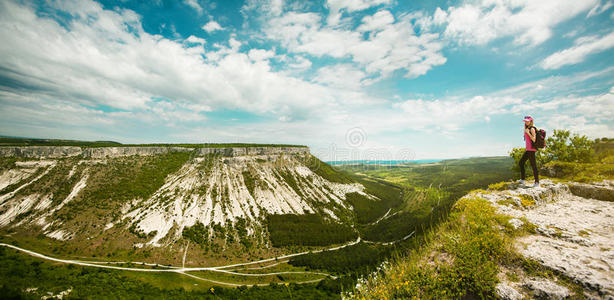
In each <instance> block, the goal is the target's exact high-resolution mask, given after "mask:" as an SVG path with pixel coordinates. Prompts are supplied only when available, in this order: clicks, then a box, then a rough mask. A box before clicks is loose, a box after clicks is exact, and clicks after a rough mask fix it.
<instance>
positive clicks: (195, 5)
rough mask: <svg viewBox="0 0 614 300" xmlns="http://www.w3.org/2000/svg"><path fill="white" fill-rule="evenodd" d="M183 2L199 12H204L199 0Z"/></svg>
mask: <svg viewBox="0 0 614 300" xmlns="http://www.w3.org/2000/svg"><path fill="white" fill-rule="evenodd" d="M183 3H184V4H185V5H187V6H189V7H191V8H193V9H194V10H196V12H197V13H198V14H202V13H203V8H202V6H200V4H198V0H183Z"/></svg>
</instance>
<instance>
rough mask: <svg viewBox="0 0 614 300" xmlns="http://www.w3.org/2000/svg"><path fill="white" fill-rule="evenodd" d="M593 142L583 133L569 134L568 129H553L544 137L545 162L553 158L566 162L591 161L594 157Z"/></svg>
mask: <svg viewBox="0 0 614 300" xmlns="http://www.w3.org/2000/svg"><path fill="white" fill-rule="evenodd" d="M594 144H595V142H594V141H593V140H590V139H589V138H588V137H587V136H585V135H582V136H580V135H578V134H575V133H574V134H573V135H572V134H571V133H570V132H569V130H557V129H555V130H554V133H553V134H552V137H549V138H547V139H546V148H545V149H544V153H543V154H544V155H545V162H550V161H553V160H558V161H566V162H580V163H588V162H592V161H593V160H594V157H595V150H594V148H593V146H594Z"/></svg>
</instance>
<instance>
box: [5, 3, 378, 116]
mask: <svg viewBox="0 0 614 300" xmlns="http://www.w3.org/2000/svg"><path fill="white" fill-rule="evenodd" d="M75 3H78V4H79V5H74V6H71V7H70V9H74V10H70V11H66V13H70V14H72V15H78V16H82V17H79V18H75V19H74V20H73V21H72V22H70V23H68V24H66V27H64V26H62V25H60V24H59V23H58V22H57V21H55V20H53V19H51V18H48V17H45V16H42V15H36V13H35V12H34V11H33V10H32V8H30V7H27V6H21V5H18V4H15V3H13V2H9V1H1V3H0V39H1V40H2V41H3V42H2V43H0V65H2V66H3V68H2V69H0V77H2V78H4V79H5V80H8V81H9V82H14V83H15V84H11V85H10V86H3V88H4V89H9V90H14V92H15V93H18V92H17V91H18V90H20V87H27V89H28V90H31V91H34V92H33V93H36V95H37V96H38V97H39V99H44V101H48V102H50V103H51V102H58V101H63V102H70V103H73V104H76V105H87V106H90V107H98V106H102V107H110V108H113V109H122V110H130V111H144V112H150V113H151V112H155V111H154V110H150V109H149V108H150V107H151V105H152V101H153V100H152V99H154V98H160V99H170V100H171V101H173V102H174V103H185V104H183V105H184V106H185V107H188V105H197V106H202V107H209V108H211V109H213V110H217V109H220V108H228V109H240V110H244V111H247V112H251V113H255V114H266V115H273V116H281V115H284V116H288V117H290V118H292V120H297V119H300V118H306V117H307V116H309V115H311V114H315V115H317V114H318V113H317V112H318V111H319V110H327V109H329V108H330V106H334V105H338V104H339V103H343V101H345V100H343V99H359V100H357V101H362V100H360V99H365V98H368V97H366V96H364V95H359V97H351V98H350V97H346V96H344V94H343V93H344V92H342V91H336V90H334V89H331V88H328V87H325V86H322V85H318V84H314V83H310V82H306V81H304V80H301V79H296V78H293V77H290V76H288V75H286V74H284V73H275V72H273V71H271V70H270V67H269V65H268V64H266V63H260V62H254V61H252V60H250V58H249V56H248V55H247V54H245V53H240V52H238V50H239V47H240V46H241V44H242V43H241V41H239V40H237V39H236V38H235V37H231V38H230V39H229V41H228V45H229V46H228V47H221V48H220V49H219V51H215V52H205V49H204V48H203V47H185V45H184V42H185V41H172V40H168V39H165V38H163V37H161V36H159V35H151V34H148V33H147V32H144V31H143V29H142V27H141V24H140V21H139V16H138V15H136V14H135V13H134V12H132V11H129V10H113V11H111V10H104V9H103V8H102V7H101V6H100V5H97V3H95V2H91V3H90V4H88V3H86V2H85V1H78V2H75ZM62 5H64V6H62V7H55V8H54V9H64V7H66V5H67V4H66V3H62ZM67 9H68V8H67ZM188 40H190V41H196V42H198V41H200V40H198V38H196V37H194V38H188ZM203 55H205V56H206V57H209V55H211V56H214V57H215V59H214V60H211V61H209V60H207V59H204V58H203ZM254 55H256V54H255V52H254V53H253V55H252V57H254ZM267 55H268V54H266V53H264V56H267ZM261 57H262V56H261ZM301 63H303V64H307V63H308V61H302V62H301ZM5 82H6V81H5ZM5 97H9V96H5ZM24 118H26V117H24ZM190 118H191V119H195V118H194V116H192V117H190Z"/></svg>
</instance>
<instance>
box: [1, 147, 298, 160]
mask: <svg viewBox="0 0 614 300" xmlns="http://www.w3.org/2000/svg"><path fill="white" fill-rule="evenodd" d="M171 151H187V152H190V151H195V152H196V156H205V155H208V154H215V155H220V156H228V157H235V156H245V155H280V154H287V155H297V154H309V148H307V147H225V148H197V149H195V148H185V147H97V148H81V147H68V146H66V147H64V146H25V147H0V157H9V156H14V157H30V158H61V157H73V156H79V155H81V156H82V157H83V158H94V159H100V158H110V157H121V156H132V155H156V154H164V153H168V152H171Z"/></svg>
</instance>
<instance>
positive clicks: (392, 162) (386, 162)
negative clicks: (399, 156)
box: [326, 159, 443, 166]
mask: <svg viewBox="0 0 614 300" xmlns="http://www.w3.org/2000/svg"><path fill="white" fill-rule="evenodd" d="M442 160H443V159H420V160H336V161H326V163H327V164H329V165H333V166H337V165H352V164H354V165H355V164H364V165H389V166H393V165H401V164H430V163H436V162H440V161H442Z"/></svg>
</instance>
